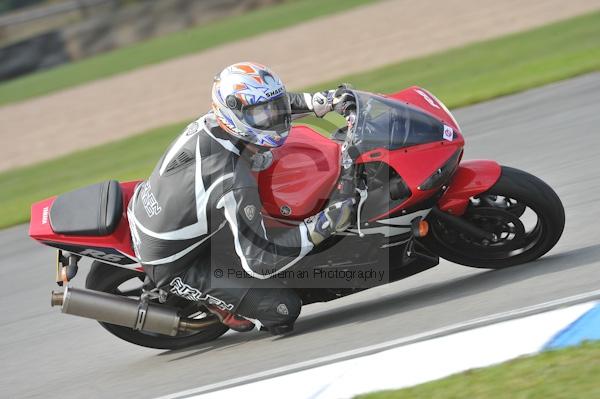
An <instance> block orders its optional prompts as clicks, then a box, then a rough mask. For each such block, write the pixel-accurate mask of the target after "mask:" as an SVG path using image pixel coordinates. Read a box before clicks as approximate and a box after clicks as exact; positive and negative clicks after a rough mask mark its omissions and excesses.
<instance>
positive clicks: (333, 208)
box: [304, 198, 356, 245]
mask: <svg viewBox="0 0 600 399" xmlns="http://www.w3.org/2000/svg"><path fill="white" fill-rule="evenodd" d="M355 203H356V201H355V200H354V198H351V199H347V200H344V201H340V202H336V203H334V204H332V205H329V206H328V207H327V208H325V209H324V210H322V211H321V212H319V213H317V214H316V215H315V216H312V217H310V218H308V219H305V220H304V224H305V225H306V228H307V229H308V236H309V238H310V240H311V241H312V243H313V244H314V245H319V244H320V243H321V242H323V240H325V239H326V238H328V237H329V236H331V235H332V234H333V233H336V232H339V231H344V230H346V229H347V228H348V227H349V226H350V223H351V222H352V215H353V211H354V204H355Z"/></svg>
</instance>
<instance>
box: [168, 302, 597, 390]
mask: <svg viewBox="0 0 600 399" xmlns="http://www.w3.org/2000/svg"><path fill="white" fill-rule="evenodd" d="M599 298H600V290H596V291H591V292H587V293H583V294H579V295H574V296H570V297H566V298H561V299H556V300H553V301H548V302H543V303H540V304H537V305H533V306H528V307H524V308H521V309H516V310H510V311H507V312H501V313H496V314H493V315H489V316H484V317H481V318H478V319H473V320H469V321H466V322H462V323H457V324H452V325H450V326H446V327H442V328H438V329H435V330H430V331H427V332H423V333H419V334H415V335H411V336H408V337H403V338H398V339H394V340H390V341H386V342H382V343H379V344H375V345H369V346H365V347H362V348H357V349H352V350H349V351H345V352H340V353H336V354H333V355H328V356H323V357H319V358H316V359H311V360H307V361H304V362H299V363H294V364H290V365H287V366H282V367H277V368H274V369H270V370H266V371H261V372H258V373H254V374H250V375H247V376H244V377H238V378H232V379H230V380H227V381H222V382H217V383H214V384H209V385H204V386H201V387H198V388H192V389H188V390H185V391H181V392H177V393H174V394H169V395H165V396H161V397H159V398H157V399H182V398H185V397H188V396H192V395H198V394H202V393H208V392H211V391H215V390H220V389H225V388H231V387H233V386H236V385H240V384H246V383H249V382H254V381H258V380H262V379H266V378H271V377H276V376H279V375H283V374H288V373H292V372H296V371H301V370H305V369H309V368H313V367H317V366H322V365H325V364H329V363H333V362H337V361H341V360H348V359H351V358H354V357H358V356H365V355H369V354H373V353H377V352H380V351H383V350H386V349H390V348H394V347H398V346H404V345H408V344H412V343H416V342H420V341H424V340H428V339H432V338H437V337H441V336H445V335H449V334H453V333H456V332H460V331H464V330H470V329H473V328H477V327H482V326H485V325H488V324H493V323H499V322H502V321H506V320H511V319H516V318H520V317H525V316H529V315H532V314H536V313H541V312H544V311H549V310H552V309H555V308H560V307H563V306H569V305H574V304H577V303H581V302H585V301H589V300H593V299H599Z"/></svg>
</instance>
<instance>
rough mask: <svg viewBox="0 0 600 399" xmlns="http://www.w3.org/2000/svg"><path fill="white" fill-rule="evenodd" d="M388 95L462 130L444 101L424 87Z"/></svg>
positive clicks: (413, 87) (453, 127)
mask: <svg viewBox="0 0 600 399" xmlns="http://www.w3.org/2000/svg"><path fill="white" fill-rule="evenodd" d="M386 97H388V98H393V99H396V100H398V101H402V102H404V103H408V104H411V105H414V106H416V107H419V108H421V109H422V110H423V111H425V112H427V113H429V114H431V115H432V116H434V117H435V118H437V119H439V120H440V121H441V122H442V123H444V124H446V125H448V126H450V127H451V128H452V129H454V130H457V131H460V126H458V123H457V122H456V119H454V117H453V116H452V114H451V113H450V111H448V108H446V106H445V105H444V103H442V102H441V101H440V100H438V99H437V97H436V96H434V95H433V94H431V93H430V92H428V91H427V90H425V89H423V88H422V87H418V86H412V87H409V88H408V89H404V90H402V91H399V92H397V93H394V94H389V95H387V96H386Z"/></svg>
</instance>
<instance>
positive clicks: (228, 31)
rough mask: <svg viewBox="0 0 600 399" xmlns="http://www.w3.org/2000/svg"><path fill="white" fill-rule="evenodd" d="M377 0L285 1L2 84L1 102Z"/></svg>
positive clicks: (126, 69)
mask: <svg viewBox="0 0 600 399" xmlns="http://www.w3.org/2000/svg"><path fill="white" fill-rule="evenodd" d="M374 1H375V0H344V1H343V2H342V1H323V0H293V1H290V0H288V1H285V2H284V3H283V4H281V5H275V6H271V7H266V8H262V9H258V10H255V11H252V12H249V13H247V14H243V15H240V16H235V17H229V18H226V19H223V20H219V21H217V22H214V23H210V24H207V25H202V26H199V27H196V28H192V29H188V30H185V31H181V32H177V33H173V34H170V35H166V36H162V37H158V38H155V39H151V40H148V41H146V42H142V43H139V44H135V45H132V46H128V47H124V48H121V49H117V50H114V51H110V52H107V53H104V54H100V55H98V56H95V57H91V58H87V59H84V60H81V61H77V62H73V63H70V64H65V65H63V66H59V67H57V68H54V69H50V70H48V71H44V72H39V73H35V74H33V75H27V76H24V77H22V78H17V79H14V80H10V81H8V82H6V83H2V84H0V105H4V104H8V103H12V102H16V101H22V100H25V99H28V98H31V97H35V96H40V95H43V94H48V93H51V92H54V91H57V90H62V89H65V88H68V87H73V86H76V85H79V84H82V83H85V82H89V81H92V80H95V79H100V78H104V77H108V76H111V75H115V74H118V73H122V72H126V71H130V70H132V69H135V68H139V67H142V66H144V65H149V64H155V63H158V62H161V61H165V60H168V59H170V58H175V57H179V56H182V55H186V54H191V53H195V52H199V51H202V50H205V49H207V48H210V47H215V46H218V45H220V44H223V43H227V42H231V41H235V40H239V39H244V38H248V37H251V36H255V35H258V34H260V33H264V32H268V31H274V30H277V29H281V28H285V27H288V26H291V25H294V24H297V23H300V22H302V21H307V20H309V19H313V18H316V17H319V16H324V15H329V14H333V13H336V12H339V11H343V10H346V9H349V8H352V7H356V6H359V5H362V4H368V3H372V2H374ZM290 45H292V44H291V43H290ZM216 72H217V71H215V73H216Z"/></svg>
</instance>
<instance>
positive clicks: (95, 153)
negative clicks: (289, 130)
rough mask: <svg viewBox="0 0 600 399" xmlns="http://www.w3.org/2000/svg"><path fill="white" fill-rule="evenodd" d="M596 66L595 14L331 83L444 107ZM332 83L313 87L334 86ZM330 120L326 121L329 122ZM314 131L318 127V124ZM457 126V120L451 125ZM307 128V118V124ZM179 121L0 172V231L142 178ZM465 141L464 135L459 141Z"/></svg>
mask: <svg viewBox="0 0 600 399" xmlns="http://www.w3.org/2000/svg"><path fill="white" fill-rule="evenodd" d="M599 69H600V12H597V13H594V14H590V15H587V16H583V17H579V18H575V19H572V20H569V21H566V22H561V23H558V24H554V25H550V26H547V27H543V28H540V29H536V30H533V31H530V32H525V33H521V34H517V35H511V36H508V37H505V38H501V39H497V40H493V41H489V42H484V43H479V44H474V45H470V46H466V47H463V48H459V49H455V50H451V51H446V52H444V53H440V54H436V55H432V56H429V57H424V58H420V59H416V60H411V61H407V62H403V63H399V64H395V65H391V66H388V67H385V68H381V69H377V70H375V71H369V72H366V73H363V74H357V75H353V76H346V77H344V78H343V79H340V80H339V81H349V82H352V83H353V84H354V85H355V86H356V87H358V88H362V89H365V90H372V91H379V92H393V91H397V90H399V89H402V88H403V87H406V86H409V85H412V84H419V85H421V86H424V87H426V88H427V89H429V90H431V91H432V92H433V93H434V94H436V96H438V97H439V98H440V99H441V100H442V101H444V102H445V103H446V104H447V105H448V106H449V107H456V106H459V105H464V104H470V103H473V102H477V101H481V100H485V99H489V98H493V97H496V96H500V95H504V94H508V93H513V92H516V91H520V90H524V89H527V88H530V87H534V86H538V85H542V84H544V83H548V82H552V81H556V80H560V79H564V78H568V77H572V76H576V75H579V74H582V73H585V72H589V71H593V70H599ZM335 85H337V81H336V82H330V83H327V84H321V85H319V86H315V87H319V88H323V87H334V86H335ZM333 117H334V116H332V118H331V119H330V120H332V121H334V123H335V118H333ZM320 122H321V124H320V126H321V127H324V126H326V124H323V123H322V122H323V121H320ZM459 122H460V121H459ZM312 123H314V119H313V120H312ZM183 125H184V123H181V124H176V125H172V126H167V127H163V128H159V129H155V130H152V131H150V132H148V133H145V134H142V135H139V136H136V137H131V138H128V139H125V140H121V141H117V142H114V143H111V144H108V145H103V146H100V147H96V148H93V149H90V150H85V151H81V152H77V153H75V154H72V155H69V156H65V157H61V158H59V159H56V160H52V161H48V162H43V163H40V164H38V165H33V166H30V167H26V168H20V169H15V170H12V171H8V172H3V173H0V187H2V193H3V194H4V195H2V197H1V198H0V209H2V213H1V214H0V227H6V226H10V225H14V224H17V223H21V222H25V221H27V220H28V218H29V206H30V204H31V203H32V202H34V201H37V200H40V199H43V198H44V197H47V196H50V195H54V194H57V193H60V192H63V191H65V190H69V189H72V188H75V187H79V186H82V185H85V184H89V183H92V182H97V181H99V180H102V179H107V178H115V179H118V180H126V179H137V178H144V177H146V176H147V175H148V174H149V173H150V171H151V170H152V168H153V166H154V164H155V162H156V161H157V160H158V158H159V156H160V154H161V153H162V152H163V151H164V149H165V147H166V146H167V144H168V143H169V142H170V141H171V140H172V139H173V138H174V137H175V136H176V135H177V134H178V132H179V131H180V130H181V128H182V127H183ZM467 139H468V138H467Z"/></svg>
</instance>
